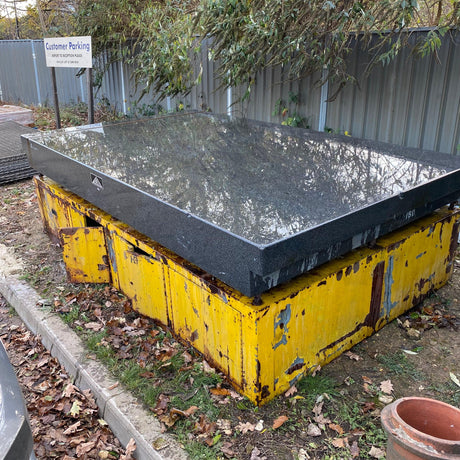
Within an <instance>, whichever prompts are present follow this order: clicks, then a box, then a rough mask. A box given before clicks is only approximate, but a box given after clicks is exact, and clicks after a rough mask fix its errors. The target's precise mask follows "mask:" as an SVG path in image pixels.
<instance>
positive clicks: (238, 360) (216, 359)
mask: <svg viewBox="0 0 460 460" xmlns="http://www.w3.org/2000/svg"><path fill="white" fill-rule="evenodd" d="M166 273H167V278H166V280H167V284H168V297H169V305H170V315H171V326H172V329H173V330H174V332H175V333H176V334H177V335H178V336H180V337H181V338H183V339H184V340H186V341H188V342H189V343H191V344H192V345H193V346H194V347H195V348H196V349H197V350H199V351H200V352H202V353H203V354H204V356H205V359H206V360H207V361H208V362H209V363H210V364H211V365H212V366H215V367H218V368H219V369H221V370H222V371H224V372H225V373H226V375H227V376H228V378H229V380H230V381H232V383H233V384H234V386H235V387H236V388H238V389H239V390H240V391H243V388H244V381H245V376H244V375H242V372H241V371H242V361H243V359H244V356H243V355H244V351H246V344H243V335H242V334H243V332H242V330H241V312H239V311H238V310H237V309H235V308H233V307H232V306H231V305H230V304H229V302H228V298H227V296H226V294H225V293H224V292H222V291H220V290H219V289H217V288H216V289H213V291H214V292H212V291H211V290H210V289H209V288H208V287H207V286H206V285H205V283H203V282H202V281H201V280H200V279H199V278H198V279H196V278H197V277H196V276H194V275H193V274H191V273H190V272H189V271H187V270H186V269H184V268H182V267H181V266H180V265H177V264H175V263H174V262H173V261H171V260H169V261H168V265H167V271H166ZM243 347H244V348H243Z"/></svg>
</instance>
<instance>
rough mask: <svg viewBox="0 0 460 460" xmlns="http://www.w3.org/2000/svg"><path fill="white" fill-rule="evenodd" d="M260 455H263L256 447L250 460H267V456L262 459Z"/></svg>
mask: <svg viewBox="0 0 460 460" xmlns="http://www.w3.org/2000/svg"><path fill="white" fill-rule="evenodd" d="M260 454H261V452H260V450H259V449H257V447H254V449H252V452H251V459H250V460H266V459H267V457H265V456H263V457H261V456H260Z"/></svg>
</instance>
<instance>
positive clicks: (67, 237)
mask: <svg viewBox="0 0 460 460" xmlns="http://www.w3.org/2000/svg"><path fill="white" fill-rule="evenodd" d="M59 237H60V240H61V246H62V250H63V258H64V263H65V266H66V270H67V275H68V277H69V280H70V281H71V282H72V283H110V267H109V265H108V262H109V261H108V257H107V249H106V246H105V237H104V229H103V228H102V227H82V228H76V227H70V228H61V229H59Z"/></svg>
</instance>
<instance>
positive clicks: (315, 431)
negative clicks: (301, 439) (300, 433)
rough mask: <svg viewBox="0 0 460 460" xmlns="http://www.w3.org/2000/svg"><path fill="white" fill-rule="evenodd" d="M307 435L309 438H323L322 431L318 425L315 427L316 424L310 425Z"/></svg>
mask: <svg viewBox="0 0 460 460" xmlns="http://www.w3.org/2000/svg"><path fill="white" fill-rule="evenodd" d="M307 434H308V436H314V437H316V436H321V429H320V428H319V426H318V425H315V424H314V423H310V424H309V425H308V428H307Z"/></svg>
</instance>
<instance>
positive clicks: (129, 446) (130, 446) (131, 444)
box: [120, 438, 136, 460]
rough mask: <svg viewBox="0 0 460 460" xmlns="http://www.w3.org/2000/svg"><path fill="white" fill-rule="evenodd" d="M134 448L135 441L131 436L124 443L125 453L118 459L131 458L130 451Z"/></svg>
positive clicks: (125, 459) (128, 459) (129, 459)
mask: <svg viewBox="0 0 460 460" xmlns="http://www.w3.org/2000/svg"><path fill="white" fill-rule="evenodd" d="M135 450H136V441H135V440H134V439H133V438H131V439H130V440H129V442H128V444H127V445H126V449H125V453H124V454H123V455H121V456H120V460H131V459H132V458H133V456H132V453H133V452H134V451H135Z"/></svg>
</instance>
